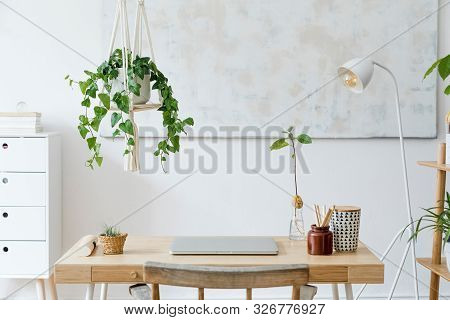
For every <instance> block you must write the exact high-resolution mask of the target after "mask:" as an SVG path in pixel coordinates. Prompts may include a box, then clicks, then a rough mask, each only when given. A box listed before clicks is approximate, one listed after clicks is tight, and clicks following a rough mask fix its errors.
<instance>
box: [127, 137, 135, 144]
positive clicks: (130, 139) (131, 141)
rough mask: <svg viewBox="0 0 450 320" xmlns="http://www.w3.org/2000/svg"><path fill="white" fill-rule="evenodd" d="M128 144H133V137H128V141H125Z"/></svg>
mask: <svg viewBox="0 0 450 320" xmlns="http://www.w3.org/2000/svg"><path fill="white" fill-rule="evenodd" d="M127 145H128V146H134V139H133V138H129V139H128V142H127Z"/></svg>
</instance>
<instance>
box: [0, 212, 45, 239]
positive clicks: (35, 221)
mask: <svg viewBox="0 0 450 320" xmlns="http://www.w3.org/2000/svg"><path fill="white" fill-rule="evenodd" d="M45 221H46V219H45V207H0V241H1V240H45V238H46V236H45V230H46V228H45Z"/></svg>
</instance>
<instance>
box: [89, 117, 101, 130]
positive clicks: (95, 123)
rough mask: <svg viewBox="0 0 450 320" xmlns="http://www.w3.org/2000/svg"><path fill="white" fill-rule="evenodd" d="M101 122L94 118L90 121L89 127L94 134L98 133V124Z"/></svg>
mask: <svg viewBox="0 0 450 320" xmlns="http://www.w3.org/2000/svg"><path fill="white" fill-rule="evenodd" d="M101 121H102V119H100V118H98V117H95V118H94V119H92V121H91V127H92V129H93V130H94V131H95V132H98V129H99V128H100V122H101Z"/></svg>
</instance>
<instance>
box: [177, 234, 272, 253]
mask: <svg viewBox="0 0 450 320" xmlns="http://www.w3.org/2000/svg"><path fill="white" fill-rule="evenodd" d="M170 253H171V254H191V255H192V254H222V255H226V254H234V255H237V254H245V255H249V254H255V255H258V254H259V255H263V254H267V255H269V254H270V255H276V254H278V246H277V244H276V243H275V241H274V240H273V239H272V238H267V237H177V238H175V240H174V241H173V242H172V245H171V246H170Z"/></svg>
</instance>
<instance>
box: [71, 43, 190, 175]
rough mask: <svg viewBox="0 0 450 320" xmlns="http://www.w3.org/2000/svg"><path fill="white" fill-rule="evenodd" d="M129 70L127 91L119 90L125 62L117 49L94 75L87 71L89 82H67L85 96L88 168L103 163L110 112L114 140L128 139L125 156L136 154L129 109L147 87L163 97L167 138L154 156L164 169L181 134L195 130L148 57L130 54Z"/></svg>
mask: <svg viewBox="0 0 450 320" xmlns="http://www.w3.org/2000/svg"><path fill="white" fill-rule="evenodd" d="M127 66H128V69H127V75H126V79H127V82H126V83H127V86H126V87H124V86H123V87H120V86H119V88H117V85H115V84H117V83H118V82H119V81H120V80H121V78H122V77H123V70H124V59H123V55H122V50H121V49H116V50H115V51H114V52H113V53H112V54H111V56H110V57H109V59H108V60H107V61H104V62H103V63H102V64H100V66H99V67H98V68H97V69H96V70H95V71H88V70H86V71H84V73H85V74H86V75H87V78H86V79H84V80H82V81H75V80H73V79H71V78H70V77H69V76H66V78H65V79H66V80H68V81H69V85H70V86H72V85H73V84H77V85H78V88H79V90H80V92H81V94H82V100H81V106H82V107H83V112H82V114H81V115H80V116H79V117H78V120H79V124H78V131H79V133H80V135H81V137H82V138H83V139H84V140H86V143H87V146H88V148H89V150H90V152H91V157H90V158H89V159H88V160H87V161H86V166H87V167H89V168H91V169H93V168H94V165H95V164H96V165H97V166H99V167H100V166H101V165H102V163H103V157H102V156H101V154H100V148H101V143H100V141H99V138H98V132H99V128H100V124H101V123H102V121H103V120H104V118H105V116H106V115H107V114H108V112H112V114H111V123H110V125H111V128H112V129H114V131H113V137H117V136H120V135H123V136H124V137H125V141H126V147H125V150H124V153H123V154H124V155H127V154H129V153H133V152H135V143H136V141H135V139H134V133H135V132H134V130H135V129H134V125H133V122H132V121H131V120H130V119H129V110H130V106H131V104H132V103H133V99H134V98H135V97H139V96H140V95H141V89H142V88H143V87H146V88H148V90H150V85H151V83H153V85H152V86H151V88H152V89H154V90H158V91H159V92H160V94H161V98H162V99H161V107H159V108H158V111H160V112H161V113H162V118H163V121H162V124H163V126H164V127H165V128H166V131H167V136H166V137H165V138H164V139H163V140H162V141H160V142H159V143H158V145H157V148H156V151H155V152H154V155H155V156H157V157H159V158H160V161H161V165H162V167H163V169H164V166H163V162H164V161H166V160H167V155H169V153H176V152H178V151H179V150H180V134H181V133H184V134H186V130H185V128H186V126H193V125H194V120H193V119H192V118H191V117H188V118H186V119H180V118H179V115H178V112H179V108H178V101H177V100H176V99H175V98H174V97H173V90H172V87H171V86H170V85H169V83H168V79H167V78H166V77H165V76H164V74H163V73H162V72H161V71H160V70H159V69H158V68H157V66H156V64H155V63H154V62H153V61H152V60H151V59H150V58H149V57H139V56H136V57H134V58H133V54H132V53H131V52H128V54H127ZM121 73H122V74H121ZM146 81H148V83H147V82H146ZM148 94H149V92H148ZM130 97H132V98H130ZM113 107H116V108H115V109H114V108H113ZM113 109H114V110H113Z"/></svg>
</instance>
